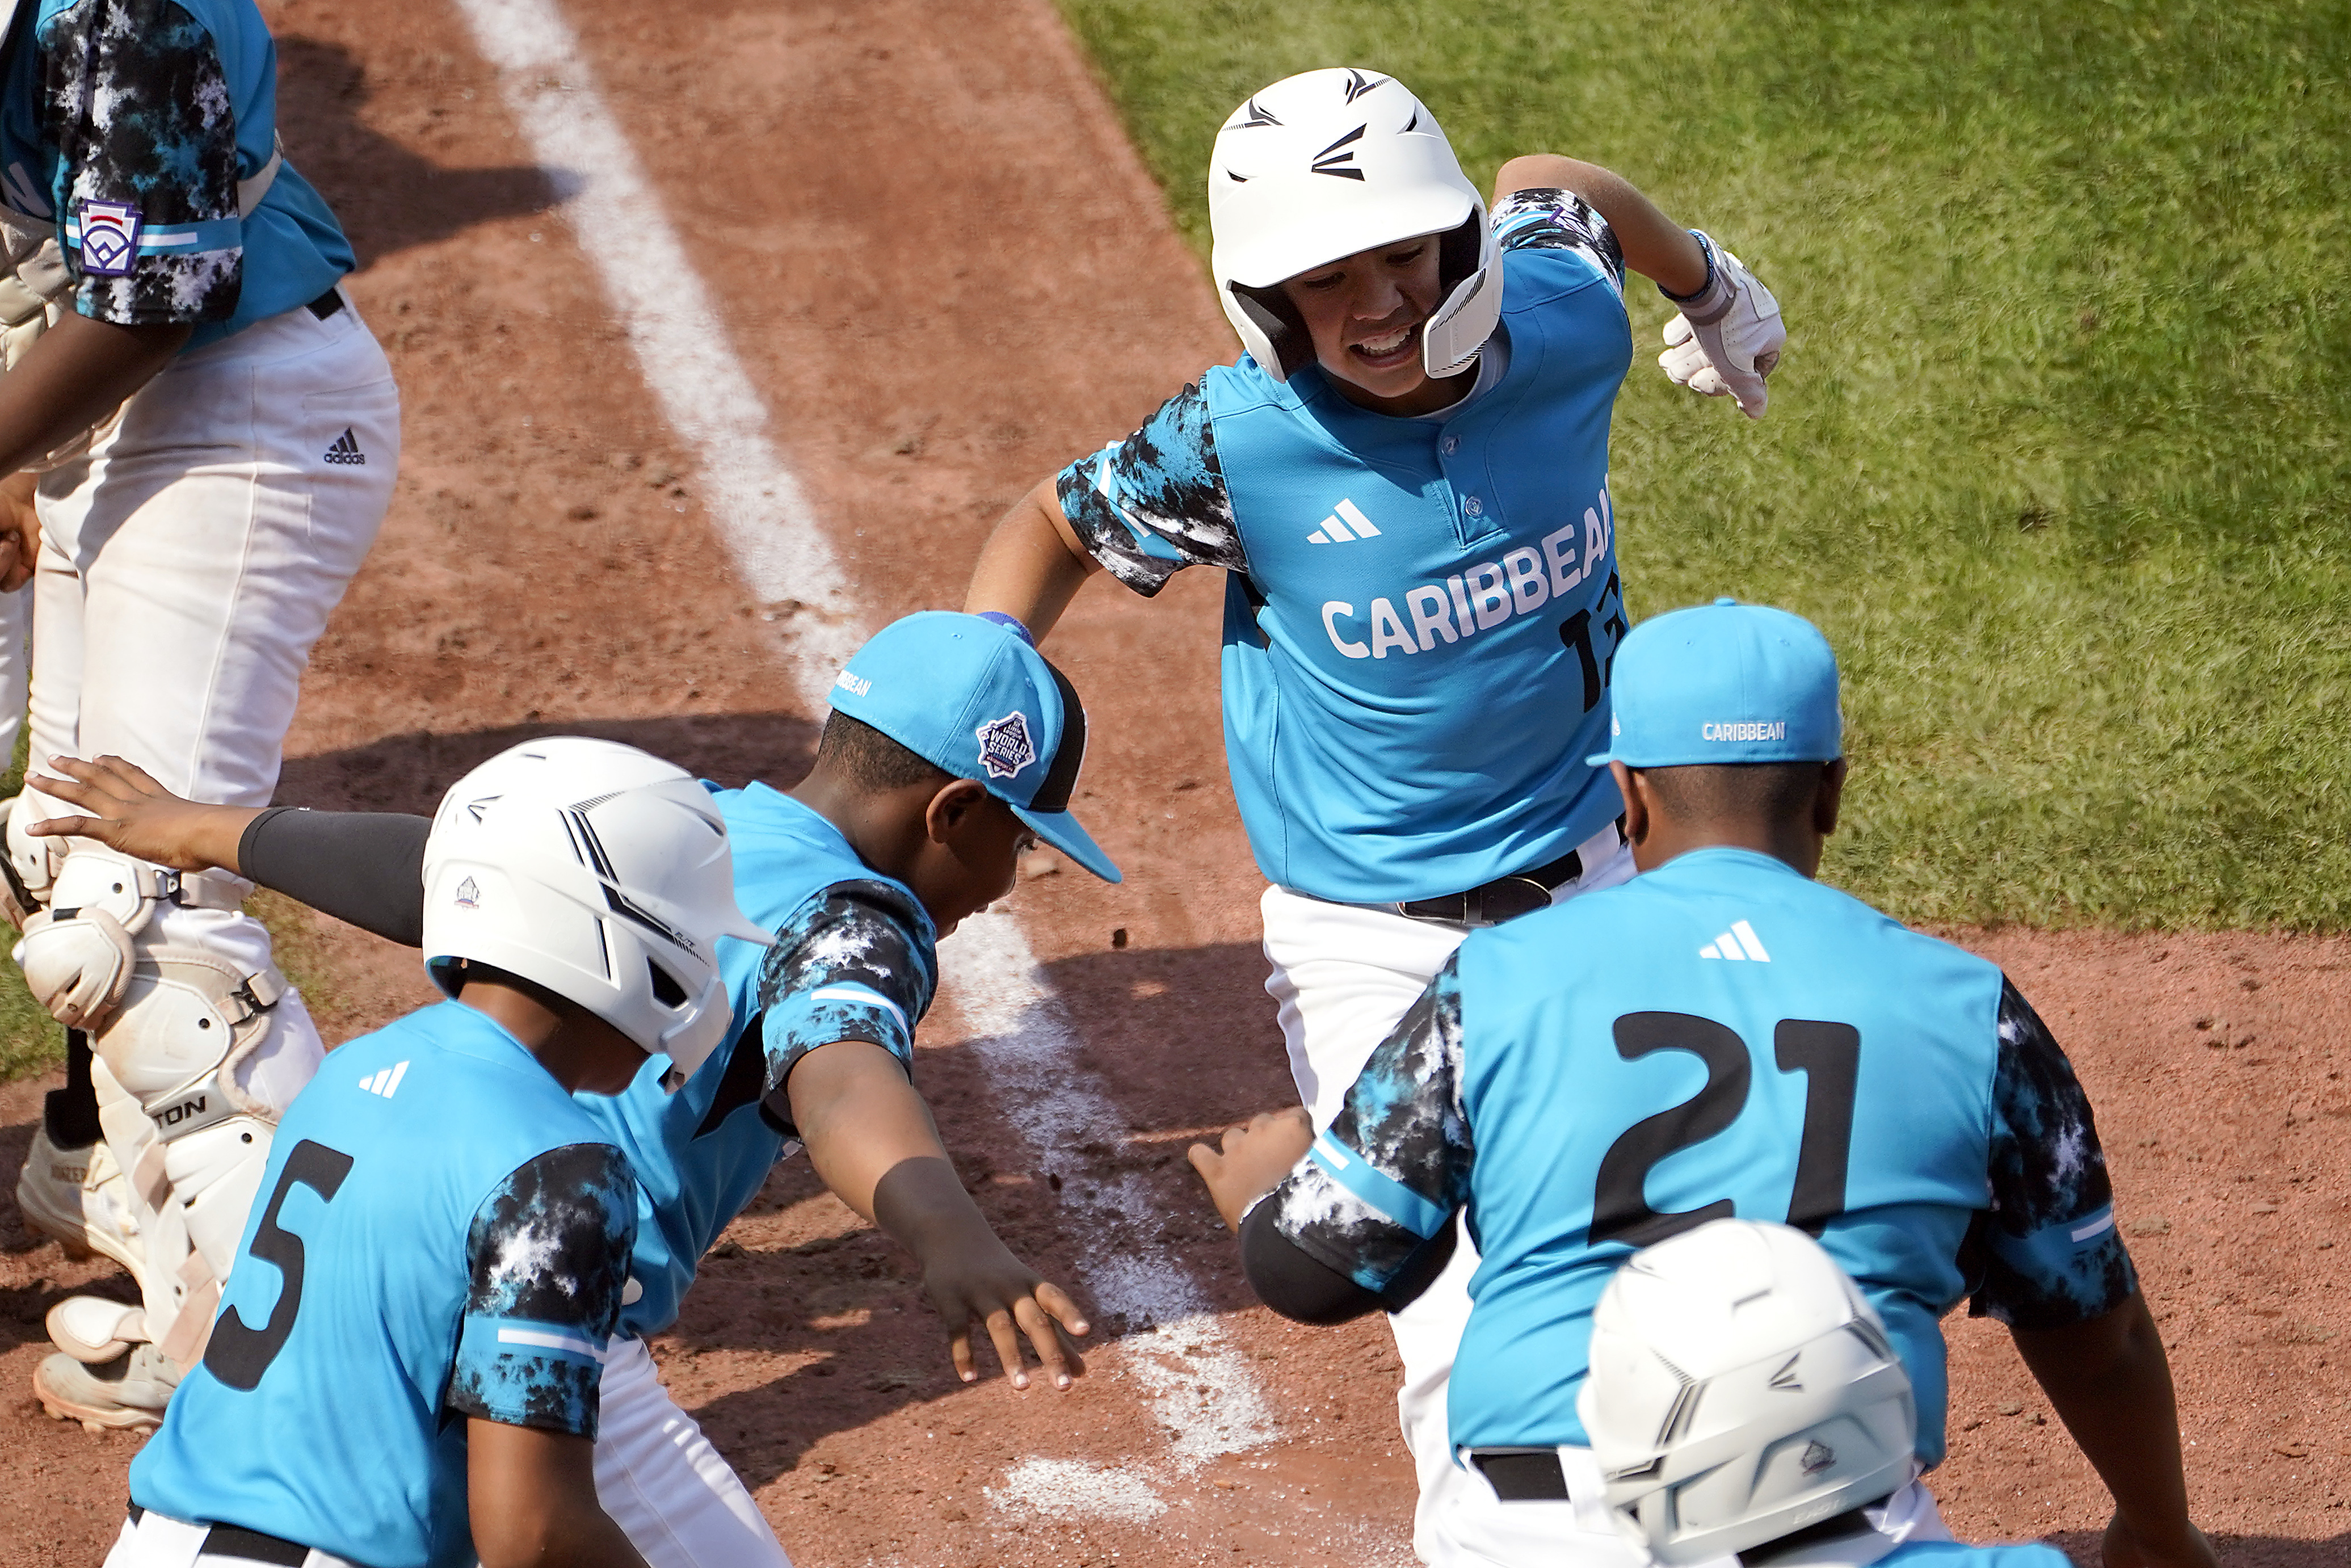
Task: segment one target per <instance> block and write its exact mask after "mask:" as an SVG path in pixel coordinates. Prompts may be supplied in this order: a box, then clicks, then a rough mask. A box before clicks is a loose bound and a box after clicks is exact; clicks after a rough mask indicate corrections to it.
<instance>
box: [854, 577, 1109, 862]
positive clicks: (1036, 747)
mask: <svg viewBox="0 0 2351 1568" xmlns="http://www.w3.org/2000/svg"><path fill="white" fill-rule="evenodd" d="M830 695H831V700H832V706H833V707H834V709H835V710H836V711H838V712H841V713H845V714H847V715H848V716H850V717H852V718H854V719H858V720H861V721H862V722H863V723H866V724H870V725H872V727H874V728H876V729H878V730H880V731H881V732H882V733H883V734H884V735H886V736H888V737H890V738H891V739H893V740H894V741H896V742H897V743H898V744H899V745H901V746H903V747H905V748H906V749H907V750H909V751H911V752H914V754H915V755H916V756H918V757H922V758H926V759H927V760H929V761H931V762H933V763H935V764H936V765H937V766H939V767H941V768H946V770H947V771H948V772H949V773H952V774H954V775H955V776H956V778H958V779H976V780H977V782H979V783H980V784H982V785H984V786H985V787H986V788H987V792H988V793H989V794H991V795H993V796H995V797H996V798H997V799H998V800H1001V801H1003V802H1004V803H1005V804H1006V805H1008V806H1009V807H1011V808H1012V812H1013V815H1015V816H1017V817H1019V819H1020V820H1021V821H1024V822H1026V823H1028V824H1029V828H1030V829H1031V830H1033V831H1035V832H1036V834H1037V836H1038V837H1039V838H1040V839H1042V840H1044V841H1046V842H1047V843H1049V844H1050V845H1052V846H1053V847H1054V848H1055V849H1057V850H1060V851H1061V852H1062V853H1063V854H1065V855H1068V856H1069V857H1070V858H1071V860H1073V861H1075V862H1078V863H1079V864H1080V865H1081V866H1083V867H1085V868H1086V869H1087V870H1088V871H1090V872H1092V873H1094V874H1095V875H1096V876H1098V877H1101V878H1102V880H1103V881H1104V882H1117V881H1120V880H1122V879H1121V877H1120V875H1119V870H1118V867H1117V866H1115V865H1113V863H1112V862H1111V858H1110V857H1109V856H1108V855H1106V854H1104V853H1102V847H1101V846H1100V845H1099V844H1096V843H1095V842H1094V841H1093V836H1092V834H1090V833H1088V832H1087V831H1085V829H1084V828H1083V827H1081V826H1080V825H1079V822H1078V820H1077V818H1075V817H1073V816H1071V814H1070V791H1071V789H1075V788H1076V787H1077V782H1078V767H1079V765H1080V764H1081V762H1083V761H1084V760H1085V755H1086V710H1085V708H1084V706H1082V705H1081V704H1080V703H1079V701H1078V693H1077V688H1076V687H1074V686H1072V685H1070V682H1069V677H1068V676H1066V675H1064V674H1061V671H1059V670H1057V669H1055V668H1054V667H1053V666H1052V664H1050V662H1048V661H1047V659H1046V658H1045V655H1044V654H1042V653H1039V652H1037V650H1036V649H1034V648H1032V647H1030V646H1029V643H1028V642H1027V640H1026V639H1024V638H1023V637H1021V635H1020V634H1019V632H1014V631H1012V630H1010V629H1009V628H1008V627H1007V626H1005V625H1003V624H1002V623H1000V622H996V621H991V620H987V619H985V618H983V617H981V616H977V615H963V614H958V613H956V612H953V611H946V610H925V611H921V612H917V613H915V614H913V615H909V616H907V617H905V618H904V620H900V621H893V622H891V623H890V624H889V625H887V626H884V627H883V628H882V630H881V631H879V632H875V633H874V634H873V635H872V638H871V639H869V640H868V641H867V643H866V644H865V646H863V647H862V648H860V649H858V650H857V653H856V654H855V656H853V657H852V658H851V660H850V661H849V664H848V666H847V667H846V668H845V669H843V670H842V671H841V674H840V675H839V676H837V677H836V678H835V679H834V681H833V683H832V691H831V694H830Z"/></svg>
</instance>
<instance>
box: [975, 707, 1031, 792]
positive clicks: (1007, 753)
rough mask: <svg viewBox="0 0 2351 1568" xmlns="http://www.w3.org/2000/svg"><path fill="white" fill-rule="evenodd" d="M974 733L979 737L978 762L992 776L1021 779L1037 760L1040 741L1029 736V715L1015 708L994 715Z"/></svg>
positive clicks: (993, 777)
mask: <svg viewBox="0 0 2351 1568" xmlns="http://www.w3.org/2000/svg"><path fill="white" fill-rule="evenodd" d="M972 734H974V735H976V736H977V737H979V765H980V766H981V767H982V768H987V776H988V777H989V778H990V779H1018V778H1019V777H1020V770H1021V769H1022V768H1027V767H1029V765H1030V764H1032V763H1034V762H1035V761H1036V760H1037V743H1036V742H1035V741H1033V740H1031V739H1029V716H1028V715H1026V714H1024V713H1022V712H1021V711H1020V710H1019V708H1014V709H1013V710H1012V711H1011V712H1010V713H1008V714H1006V715H1005V716H1003V717H1002V718H992V719H990V720H988V721H987V723H986V724H983V725H981V726H980V727H978V728H977V729H975V730H973V731H972Z"/></svg>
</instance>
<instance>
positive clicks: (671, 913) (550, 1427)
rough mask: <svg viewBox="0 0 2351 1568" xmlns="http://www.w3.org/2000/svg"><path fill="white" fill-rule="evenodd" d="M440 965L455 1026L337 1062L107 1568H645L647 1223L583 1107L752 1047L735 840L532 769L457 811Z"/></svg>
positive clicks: (617, 767)
mask: <svg viewBox="0 0 2351 1568" xmlns="http://www.w3.org/2000/svg"><path fill="white" fill-rule="evenodd" d="M423 879H424V888H425V894H424V909H423V937H424V951H425V953H426V954H427V955H428V957H427V964H428V967H430V969H431V970H432V973H433V976H434V980H435V981H436V982H438V983H439V985H440V986H441V988H442V989H443V990H444V991H445V992H447V993H449V995H450V998H451V999H450V1000H447V1001H444V1002H443V1003H441V1004H440V1005H438V1006H435V1007H430V1008H426V1009H423V1010H421V1011H419V1012H415V1013H412V1014H410V1015H409V1016H408V1017H407V1018H404V1019H401V1020H400V1021H398V1022H396V1023H394V1024H392V1026H391V1027H389V1028H387V1029H384V1030H379V1031H378V1032H376V1033H374V1034H371V1035H367V1036H364V1037H362V1038H360V1039H359V1040H353V1041H351V1042H350V1043H349V1044H347V1045H345V1046H343V1047H342V1048H341V1049H340V1050H338V1051H336V1052H335V1054H334V1057H333V1059H332V1062H331V1065H330V1066H329V1068H328V1069H327V1070H326V1071H324V1072H323V1073H322V1074H321V1075H320V1076H319V1078H318V1079H316V1080H315V1081H314V1082H312V1083H311V1084H310V1086H309V1087H308V1089H306V1090H305V1091H304V1092H303V1093H302V1095H301V1097H300V1098H299V1099H298V1101H297V1102H296V1103H295V1104H294V1105H293V1106H292V1107H291V1108H289V1109H288V1110H287V1113H286V1114H285V1116H284V1117H283V1118H282V1120H281V1123H280V1128H279V1130H280V1133H281V1135H280V1136H279V1137H278V1138H277V1140H276V1141H275V1143H274V1145H272V1148H271V1151H270V1158H269V1162H268V1165H267V1166H266V1170H265V1172H264V1176H263V1180H264V1183H265V1186H264V1188H263V1191H264V1194H265V1196H264V1197H263V1199H262V1201H261V1202H260V1204H259V1206H258V1207H257V1210H256V1214H255V1217H254V1218H253V1220H252V1222H251V1224H249V1225H248V1226H247V1228H246V1233H245V1238H244V1239H243V1241H242V1242H241V1243H240V1244H239V1246H238V1249H237V1254H236V1264H235V1270H234V1272H233V1273H232V1274H231V1275H230V1277H229V1280H228V1285H227V1291H226V1293H225V1300H224V1301H223V1303H222V1309H221V1315H220V1318H219V1320H218V1321H217V1322H215V1323H214V1325H213V1327H212V1333H211V1336H210V1339H209V1341H208V1342H207V1344H206V1347H205V1351H204V1359H203V1361H202V1362H201V1363H200V1364H198V1365H196V1366H194V1367H193V1368H191V1369H190V1371H189V1373H188V1375H187V1378H186V1380H185V1381H184V1382H183V1384H182V1385H181V1386H180V1388H179V1391H178V1393H177V1394H176V1395H174V1396H173V1397H172V1402H171V1408H170V1410H169V1412H168V1414H167V1415H166V1416H165V1418H164V1421H163V1424H162V1430H161V1431H160V1432H158V1433H157V1435H156V1436H155V1437H154V1438H153V1439H152V1441H151V1442H149V1443H148V1445H147V1446H146V1448H144V1449H143V1450H142V1451H141V1453H140V1455H139V1457H138V1458H137V1459H135V1460H134V1461H132V1463H131V1518H130V1520H129V1521H128V1522H126V1523H125V1524H124V1526H123V1528H122V1533H121V1535H120V1537H119V1538H118V1539H117V1541H116V1543H115V1547H114V1550H113V1552H112V1553H111V1554H110V1555H109V1557H108V1559H107V1562H108V1563H109V1565H110V1568H187V1565H189V1564H198V1563H228V1562H232V1561H235V1562H244V1563H254V1562H260V1563H310V1564H318V1565H327V1564H343V1563H366V1564H369V1565H370V1568H426V1565H433V1568H442V1565H446V1568H462V1565H464V1564H469V1563H474V1562H475V1561H476V1556H477V1554H478V1560H479V1561H480V1563H482V1564H483V1568H507V1565H508V1564H514V1565H517V1568H519V1565H522V1564H536V1563H580V1564H596V1565H599V1568H602V1565H610V1568H643V1558H642V1557H640V1556H639V1555H638V1554H637V1552H636V1550H635V1549H634V1548H633V1547H632V1546H631V1545H630V1544H629V1542H628V1538H627V1537H626V1536H625V1535H623V1534H622V1531H620V1530H619V1529H618V1528H616V1527H615V1526H614V1524H613V1522H612V1521H611V1519H610V1518H608V1517H607V1516H606V1514H605V1512H604V1511H603V1510H602V1509H601V1507H600V1506H599V1505H598V1503H597V1500H596V1489H595V1482H594V1479H593V1469H594V1466H593V1459H592V1456H593V1442H594V1439H595V1437H596V1433H597V1427H598V1415H599V1406H600V1397H599V1394H600V1385H601V1381H602V1376H603V1368H602V1361H603V1357H604V1354H605V1349H606V1344H607V1342H608V1341H609V1340H610V1339H611V1335H612V1333H613V1331H614V1328H615V1327H616V1325H617V1323H618V1321H619V1316H620V1310H621V1301H622V1296H623V1295H624V1293H625V1291H626V1289H627V1281H628V1277H629V1255H630V1249H631V1246H632V1242H633V1241H634V1239H635V1232H636V1228H637V1201H636V1194H635V1191H634V1184H633V1182H632V1178H631V1174H630V1168H629V1161H628V1156H627V1155H626V1154H625V1152H624V1151H623V1150H622V1147H621V1146H620V1145H619V1144H618V1143H617V1142H616V1141H615V1140H614V1139H613V1137H612V1136H611V1131H610V1129H609V1128H607V1127H605V1126H602V1125H600V1124H598V1123H597V1122H596V1121H595V1120H593V1119H592V1118H590V1116H589V1115H588V1114H587V1113H586V1112H585V1111H584V1110H583V1109H582V1108H581V1103H580V1102H579V1101H576V1100H574V1099H573V1098H572V1096H573V1094H574V1093H581V1094H600V1093H601V1094H606V1095H610V1094H616V1093H619V1092H622V1090H624V1089H626V1088H627V1087H628V1086H629V1084H630V1083H631V1082H632V1081H633V1080H634V1079H636V1078H637V1077H638V1076H639V1070H640V1069H641V1068H643V1066H644V1065H645V1063H646V1060H647V1058H648V1057H650V1056H658V1057H661V1058H662V1059H664V1065H666V1064H669V1063H674V1064H676V1066H677V1067H678V1069H679V1070H680V1071H691V1069H692V1068H693V1067H695V1066H698V1065H699V1064H700V1063H701V1062H702V1061H704V1060H705V1058H706V1057H707V1056H708V1055H709V1054H710V1052H711V1051H712V1050H713V1048H715V1047H716V1045H717V1044H718V1043H719V1041H720V1040H723V1039H724V1038H725V1037H726V1034H727V1032H728V1025H729V1023H730V1021H731V1020H730V1018H729V1009H728V1003H727V988H726V982H725V980H724V979H723V978H722V977H721V976H720V975H719V972H718V966H717V962H716V953H715V950H716V948H717V946H719V939H720V938H722V937H731V938H737V939H739V943H738V945H740V946H744V947H745V948H746V949H747V950H748V951H752V952H757V951H758V950H759V949H761V948H763V947H764V946H765V945H766V944H767V942H768V933H767V932H765V931H763V930H761V929H760V928H759V927H758V926H757V925H752V924H751V923H750V922H749V921H748V920H747V919H746V918H745V917H744V915H743V914H742V912H741V911H740V910H739V909H737V907H736V904H735V893H734V883H733V876H732V871H731V867H730V864H729V861H728V855H727V840H726V824H725V822H724V821H722V820H721V819H720V816H719V813H718V810H717V808H716V804H715V802H713V801H712V800H711V799H710V797H709V795H708V794H707V793H706V792H705V790H704V789H702V788H701V786H699V785H697V784H696V783H695V781H694V779H693V778H692V776H691V775H689V774H687V773H686V772H685V771H684V769H683V768H675V767H673V766H671V765H670V764H668V763H665V762H663V761H661V760H660V759H659V758H653V757H649V756H647V755H645V754H644V753H643V752H642V751H639V750H637V749H636V748H634V747H627V746H621V745H617V744H614V743H612V742H610V741H590V740H578V739H569V740H559V741H554V742H526V743H524V744H523V745H521V746H517V747H513V748H512V749H510V750H508V751H506V752H504V753H501V754H500V755H499V756H497V757H495V758H491V759H490V760H489V761H487V762H486V763H484V764H483V765H482V766H481V767H479V768H475V769H474V770H473V771H472V772H471V773H469V774H467V775H466V776H465V778H463V779H459V780H458V781H457V783H456V784H455V786H453V787H452V788H451V789H450V791H449V793H448V794H447V796H445V797H444V799H443V800H442V802H441V807H440V810H439V812H438V814H437V815H436V816H435V817H434V821H433V826H432V830H431V833H430V836H429V837H428V838H427V840H426V841H425V844H424V860H423Z"/></svg>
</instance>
